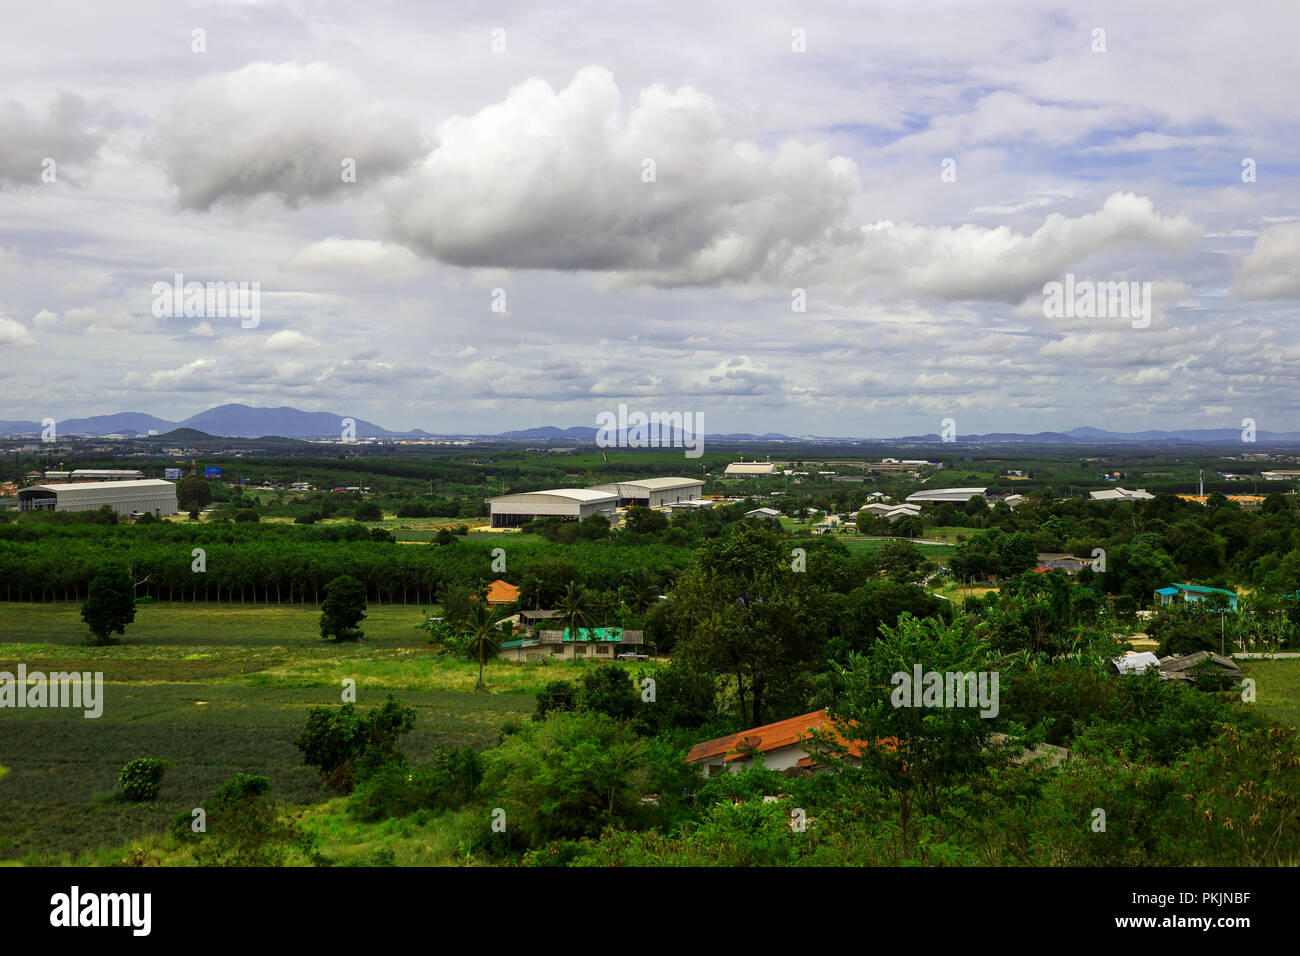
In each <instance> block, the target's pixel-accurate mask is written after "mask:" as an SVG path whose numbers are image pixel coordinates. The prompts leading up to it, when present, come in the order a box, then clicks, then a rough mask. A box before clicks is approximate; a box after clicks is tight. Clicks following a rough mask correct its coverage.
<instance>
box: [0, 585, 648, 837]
mask: <svg viewBox="0 0 1300 956" xmlns="http://www.w3.org/2000/svg"><path fill="white" fill-rule="evenodd" d="M421 619H422V618H421V611H420V609H419V608H417V607H415V606H411V605H407V606H401V605H390V606H384V607H371V608H370V609H369V612H368V617H367V620H366V621H365V622H364V624H363V627H364V629H365V631H366V640H365V641H364V642H363V643H362V644H360V645H341V646H339V645H333V644H327V643H324V642H322V641H321V640H320V639H319V637H318V635H317V622H318V620H319V610H318V609H317V608H314V607H310V606H308V607H305V608H304V607H301V606H295V607H291V606H287V605H285V606H278V605H274V604H272V605H253V604H248V605H239V604H233V605H229V604H220V605H218V604H208V605H204V604H179V603H177V604H168V603H165V602H163V603H158V604H151V605H145V606H142V607H140V608H139V609H138V613H137V616H136V621H135V623H134V624H132V625H130V626H129V627H128V628H127V633H126V637H125V643H123V644H122V645H120V646H115V647H95V648H91V647H84V646H82V641H83V639H84V637H85V634H86V630H85V626H84V625H83V624H82V623H81V620H80V615H79V606H78V605H76V604H74V603H47V604H19V603H10V604H4V605H0V671H8V672H10V673H14V672H16V669H17V666H18V664H19V663H22V664H25V665H26V667H27V669H28V671H29V672H31V671H43V672H49V671H53V670H60V671H72V670H77V671H92V672H94V671H99V672H102V673H103V675H104V704H103V714H102V716H100V717H99V718H97V719H88V718H86V717H84V716H83V713H82V712H81V711H72V710H66V709H64V710H59V709H41V710H27V709H5V710H3V711H0V765H2V766H3V767H5V768H7V770H8V772H7V773H6V774H4V775H3V781H0V861H15V860H23V861H26V862H45V861H59V860H63V859H68V858H71V857H74V856H75V857H78V858H82V857H86V856H87V855H90V857H94V854H95V851H96V850H97V849H98V848H101V847H120V846H122V845H124V844H125V843H126V842H129V841H132V840H136V839H140V838H142V837H144V836H145V835H146V834H149V833H156V832H159V831H161V830H163V829H164V828H165V827H166V825H167V824H168V823H170V822H171V820H172V819H174V818H175V817H177V816H178V815H179V814H182V813H188V812H189V811H190V810H191V809H192V808H194V807H196V806H200V805H201V804H202V802H203V801H204V800H205V799H207V798H208V797H209V796H211V794H212V793H213V792H214V791H215V790H216V789H217V788H218V787H219V786H220V785H221V784H223V783H224V782H225V781H227V780H228V779H230V777H232V776H233V775H234V774H236V773H253V774H261V775H265V776H267V777H270V778H271V781H272V783H273V786H274V793H275V795H276V797H277V798H278V799H280V800H282V801H284V802H285V803H288V804H299V805H303V804H316V803H319V802H321V801H326V800H328V799H330V798H331V797H332V794H330V793H329V792H327V791H325V790H323V789H322V788H321V787H320V786H319V785H318V783H317V779H316V774H315V772H314V771H312V770H311V769H309V768H307V767H305V766H304V765H303V763H302V757H301V754H300V753H299V752H298V750H297V749H296V748H295V747H294V746H293V739H294V737H295V736H297V734H298V732H299V731H300V730H301V729H302V727H303V725H304V723H305V721H306V717H307V712H308V711H309V710H310V709H311V708H313V707H318V706H322V705H333V704H338V703H340V701H341V693H342V687H343V681H344V679H346V678H351V679H352V680H354V681H355V682H356V689H357V703H358V705H359V706H362V707H365V706H367V705H371V704H377V703H382V702H383V700H384V698H385V695H386V694H387V693H388V692H390V691H391V692H393V693H394V694H396V695H397V696H398V697H399V698H400V699H401V700H402V701H403V702H404V703H407V704H410V705H412V706H414V707H415V708H416V711H417V714H418V716H417V720H416V724H415V730H414V732H413V733H411V734H410V735H409V736H408V737H406V738H405V739H404V740H403V750H404V751H406V753H407V754H408V755H409V756H410V757H411V758H412V759H413V760H414V761H415V762H417V763H418V762H420V761H421V759H422V755H423V754H425V753H427V752H428V751H429V750H430V748H432V747H435V746H448V747H449V746H464V745H471V746H475V747H479V748H482V747H486V746H490V745H494V744H495V743H496V742H497V739H498V732H499V728H500V726H501V725H502V724H503V723H505V722H506V721H509V720H511V719H520V718H523V717H526V716H527V715H528V714H530V713H531V712H532V710H533V706H534V695H535V694H536V692H537V691H538V690H539V689H540V688H541V687H542V686H543V685H544V684H545V683H546V682H547V681H550V680H557V679H569V678H576V677H577V675H579V674H581V673H582V670H583V668H584V666H595V665H584V664H578V665H574V664H569V663H564V664H541V663H530V664H514V663H509V662H499V661H493V662H491V663H490V664H489V665H488V667H487V672H486V681H487V685H488V692H487V693H476V692H475V691H474V689H473V688H474V682H475V677H476V665H475V664H473V663H472V662H470V661H461V660H449V659H447V658H444V657H440V656H438V655H436V654H434V653H433V652H432V651H431V650H430V649H429V648H428V647H427V645H426V644H425V643H424V635H423V632H422V631H419V630H417V629H416V628H415V624H416V623H418V622H419V621H420V620H421ZM614 666H625V665H621V664H618V665H614ZM640 666H643V667H647V669H653V667H654V666H655V665H654V663H653V662H650V663H649V664H648V665H640ZM137 757H159V758H163V759H166V760H169V761H170V762H171V764H172V766H171V768H170V769H169V770H168V771H167V774H166V775H165V777H164V778H163V791H162V796H161V798H160V799H159V800H158V801H157V802H156V803H155V804H147V805H133V804H127V803H122V802H119V801H116V800H109V799H106V796H107V795H108V794H109V793H110V792H111V791H112V790H113V789H114V788H115V786H116V785H117V775H118V772H119V771H120V770H121V768H122V766H123V765H124V764H125V763H126V762H127V761H129V760H132V759H135V758H137ZM326 816H328V814H326ZM322 819H325V817H322ZM330 826H333V827H342V826H344V824H343V823H342V822H341V820H340V821H336V822H335V823H334V824H330ZM348 826H351V825H348ZM353 828H354V827H353ZM348 832H350V831H348Z"/></svg>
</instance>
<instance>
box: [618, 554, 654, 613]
mask: <svg viewBox="0 0 1300 956" xmlns="http://www.w3.org/2000/svg"><path fill="white" fill-rule="evenodd" d="M624 593H625V594H626V595H627V597H626V600H627V606H628V607H630V608H631V609H632V610H633V611H635V612H636V613H637V614H642V613H644V612H645V609H646V608H648V607H649V606H650V605H651V604H654V603H655V601H657V600H658V599H659V589H658V588H657V587H655V582H654V578H653V577H651V575H650V569H649V568H647V567H644V566H642V567H639V568H637V569H636V570H635V571H633V572H632V576H631V578H630V579H629V581H628V583H627V585H626V589H625V591H624Z"/></svg>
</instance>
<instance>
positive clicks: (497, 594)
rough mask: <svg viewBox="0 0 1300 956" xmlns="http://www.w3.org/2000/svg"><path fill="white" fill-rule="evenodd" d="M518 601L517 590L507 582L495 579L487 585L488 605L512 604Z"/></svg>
mask: <svg viewBox="0 0 1300 956" xmlns="http://www.w3.org/2000/svg"><path fill="white" fill-rule="evenodd" d="M518 600H519V588H518V587H516V586H515V585H513V584H511V583H510V582H509V581H503V580H502V579H501V578H497V579H496V580H495V581H493V582H492V583H491V584H489V585H488V591H487V602H488V604H514V603H515V602H516V601H518Z"/></svg>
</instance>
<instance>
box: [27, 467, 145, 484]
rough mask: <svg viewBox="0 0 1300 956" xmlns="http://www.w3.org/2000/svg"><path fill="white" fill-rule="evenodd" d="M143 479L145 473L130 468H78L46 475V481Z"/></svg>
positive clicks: (49, 472)
mask: <svg viewBox="0 0 1300 956" xmlns="http://www.w3.org/2000/svg"><path fill="white" fill-rule="evenodd" d="M143 477H144V472H143V471H138V470H136V469H130V468H77V469H74V470H73V471H47V472H46V473H45V480H46V481H69V480H70V481H138V480H139V479H141V478H143Z"/></svg>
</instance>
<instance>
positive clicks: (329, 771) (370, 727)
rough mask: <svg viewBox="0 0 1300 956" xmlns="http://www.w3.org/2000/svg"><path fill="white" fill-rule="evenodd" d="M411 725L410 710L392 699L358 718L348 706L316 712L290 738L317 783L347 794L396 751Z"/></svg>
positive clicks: (317, 708) (413, 710)
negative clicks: (317, 776) (315, 772)
mask: <svg viewBox="0 0 1300 956" xmlns="http://www.w3.org/2000/svg"><path fill="white" fill-rule="evenodd" d="M414 726H415V708H414V707H407V706H404V705H403V704H402V702H401V701H399V700H398V699H397V698H396V697H394V696H393V695H392V694H389V695H388V699H387V700H386V701H385V702H384V703H383V705H382V706H379V707H372V708H370V710H369V711H367V712H366V713H364V714H358V713H357V711H356V707H355V706H354V705H352V704H344V705H343V706H341V707H340V708H339V709H338V710H333V709H331V708H329V707H316V708H314V709H313V710H312V711H311V713H309V714H308V715H307V726H306V727H304V728H303V729H302V732H301V733H299V734H298V736H297V737H296V738H295V739H294V742H293V744H294V746H295V747H297V748H298V749H299V750H301V751H302V756H303V762H304V763H305V764H307V766H309V767H315V768H316V769H318V770H319V771H320V775H321V782H322V783H324V784H325V785H326V786H328V787H330V788H331V789H333V790H335V791H336V792H338V793H350V792H351V791H352V789H353V788H354V787H355V786H356V783H357V780H358V779H359V778H363V777H365V776H366V775H367V772H368V771H370V770H372V769H375V768H378V767H379V766H381V765H382V764H383V763H385V762H387V761H388V760H389V759H391V758H392V757H393V756H394V755H395V754H396V752H397V741H398V739H399V738H400V737H401V736H402V735H404V734H408V733H410V732H411V728H412V727H414Z"/></svg>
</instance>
